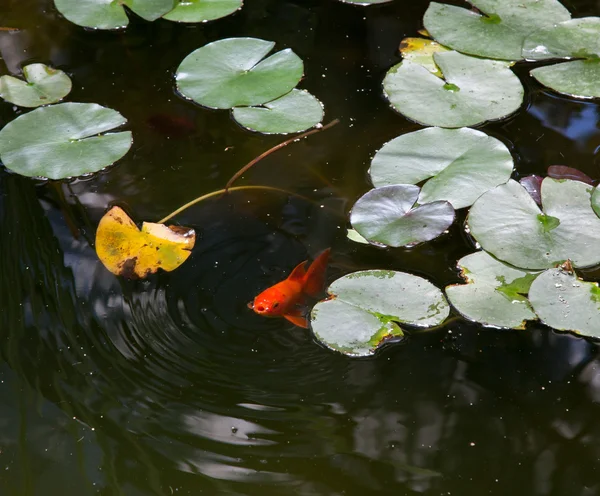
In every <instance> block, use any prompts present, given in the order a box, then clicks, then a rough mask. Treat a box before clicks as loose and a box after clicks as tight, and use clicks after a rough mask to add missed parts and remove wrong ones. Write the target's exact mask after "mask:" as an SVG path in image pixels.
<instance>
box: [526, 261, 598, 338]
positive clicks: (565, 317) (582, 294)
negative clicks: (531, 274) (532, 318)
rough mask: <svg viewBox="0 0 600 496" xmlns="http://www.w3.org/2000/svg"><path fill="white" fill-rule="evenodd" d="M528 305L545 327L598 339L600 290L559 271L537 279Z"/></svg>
mask: <svg viewBox="0 0 600 496" xmlns="http://www.w3.org/2000/svg"><path fill="white" fill-rule="evenodd" d="M529 301H530V302H531V304H532V305H533V308H534V310H535V311H536V313H537V314H538V316H539V318H540V320H541V321H542V322H544V324H546V325H548V326H550V327H553V328H554V329H558V330H561V331H575V332H578V333H581V334H584V335H586V336H591V337H595V338H600V288H599V287H598V284H597V283H594V282H586V281H583V280H581V279H579V278H578V277H577V276H575V275H574V274H571V273H569V272H566V271H564V270H562V269H550V270H547V271H546V272H544V273H543V274H542V275H540V276H539V277H538V278H537V279H536V280H535V281H534V282H533V284H532V285H531V288H530V289H529Z"/></svg>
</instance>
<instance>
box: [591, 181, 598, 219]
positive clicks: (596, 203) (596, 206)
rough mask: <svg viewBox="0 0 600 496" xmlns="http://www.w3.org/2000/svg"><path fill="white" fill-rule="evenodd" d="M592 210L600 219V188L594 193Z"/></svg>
mask: <svg viewBox="0 0 600 496" xmlns="http://www.w3.org/2000/svg"><path fill="white" fill-rule="evenodd" d="M592 208H593V209H594V212H596V215H597V216H598V217H600V186H596V188H595V189H594V192H593V193H592Z"/></svg>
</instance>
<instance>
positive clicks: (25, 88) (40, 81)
mask: <svg viewBox="0 0 600 496" xmlns="http://www.w3.org/2000/svg"><path fill="white" fill-rule="evenodd" d="M23 77H24V78H25V81H23V80H22V79H18V78H16V77H13V76H2V77H0V97H2V98H3V99H4V100H6V101H7V102H10V103H13V104H14V105H18V106H19V107H40V106H42V105H49V104H51V103H56V102H58V101H60V100H62V99H63V98H64V97H65V96H67V95H68V94H69V92H70V91H71V79H70V78H69V76H67V75H66V74H65V73H64V72H63V71H61V70H59V69H53V68H52V67H48V66H47V65H44V64H30V65H26V66H25V67H23Z"/></svg>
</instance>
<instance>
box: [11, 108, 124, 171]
mask: <svg viewBox="0 0 600 496" xmlns="http://www.w3.org/2000/svg"><path fill="white" fill-rule="evenodd" d="M126 122H127V119H125V118H124V117H123V116H122V115H121V114H119V112H117V111H116V110H112V109H109V108H105V107H102V106H100V105H96V104H95V103H59V104H57V105H51V106H48V107H41V108H38V109H35V110H33V111H32V112H29V113H27V114H23V115H21V116H19V117H17V118H16V119H15V120H14V121H11V122H9V123H8V124H7V125H6V126H5V127H4V128H3V129H2V130H1V131H0V159H1V160H2V162H3V163H4V165H5V166H6V167H7V168H9V169H10V170H12V171H14V172H17V173H18V174H21V175H23V176H31V177H36V176H39V177H47V178H50V179H64V178H67V177H74V176H81V175H83V174H89V173H91V172H97V171H99V170H101V169H103V168H104V167H107V166H109V165H111V164H113V163H114V162H116V161H117V160H119V159H120V158H121V157H123V156H124V155H125V154H126V153H127V152H128V151H129V148H131V143H132V137H131V131H121V132H115V133H107V131H111V130H113V129H115V128H117V127H119V126H122V125H123V124H125V123H126ZM101 133H106V134H101Z"/></svg>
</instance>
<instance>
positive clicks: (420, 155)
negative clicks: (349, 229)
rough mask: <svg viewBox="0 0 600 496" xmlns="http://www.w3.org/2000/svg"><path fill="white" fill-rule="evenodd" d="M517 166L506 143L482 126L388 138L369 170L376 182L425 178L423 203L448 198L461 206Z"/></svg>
mask: <svg viewBox="0 0 600 496" xmlns="http://www.w3.org/2000/svg"><path fill="white" fill-rule="evenodd" d="M513 165H514V164H513V159H512V156H511V154H510V152H509V151H508V148H506V146H505V145H504V144H503V143H502V142H501V141H499V140H497V139H496V138H492V137H491V136H488V135H487V134H485V133H482V132H481V131H476V130H475V129H469V128H461V129H442V128H427V129H422V130H420V131H415V132H413V133H408V134H404V135H402V136H398V137H397V138H394V139H393V140H392V141H390V142H388V143H386V144H385V145H384V146H383V148H381V150H379V151H378V152H377V153H376V154H375V157H373V161H372V162H371V169H370V175H371V180H372V181H373V184H374V185H375V186H377V187H379V186H386V185H392V184H417V183H420V182H421V181H425V180H427V182H426V183H425V184H424V185H423V186H422V188H421V193H420V194H419V199H418V201H419V203H420V204H424V203H429V202H434V201H438V200H445V201H448V202H450V203H451V204H452V206H453V207H454V208H456V209H459V208H463V207H468V206H470V205H472V204H473V202H474V201H475V200H476V199H477V198H479V197H480V196H481V195H482V194H483V193H485V192H486V191H487V190H489V189H491V188H493V187H495V186H498V185H499V184H503V183H505V182H506V181H508V179H509V178H510V175H511V173H512V171H513Z"/></svg>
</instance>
